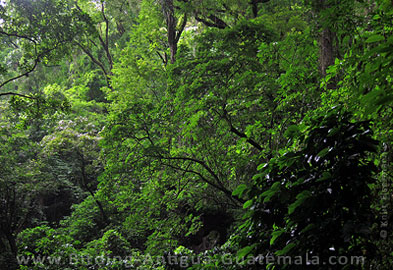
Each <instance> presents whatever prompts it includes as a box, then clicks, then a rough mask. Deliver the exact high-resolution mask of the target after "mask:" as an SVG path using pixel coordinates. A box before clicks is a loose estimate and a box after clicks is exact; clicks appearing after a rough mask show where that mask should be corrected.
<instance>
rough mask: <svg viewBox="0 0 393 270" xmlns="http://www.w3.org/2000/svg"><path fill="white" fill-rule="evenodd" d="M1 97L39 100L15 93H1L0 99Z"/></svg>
mask: <svg viewBox="0 0 393 270" xmlns="http://www.w3.org/2000/svg"><path fill="white" fill-rule="evenodd" d="M1 96H18V97H23V98H28V99H37V98H35V97H32V96H26V95H23V94H18V93H14V92H7V93H0V97H1Z"/></svg>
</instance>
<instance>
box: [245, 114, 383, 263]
mask: <svg viewBox="0 0 393 270" xmlns="http://www.w3.org/2000/svg"><path fill="white" fill-rule="evenodd" d="M292 129H293V130H295V129H299V127H292V128H291V130H292ZM288 135H289V133H288ZM295 138H296V137H295ZM295 138H294V137H293V136H290V139H291V140H292V139H295ZM297 143H298V145H299V147H300V148H302V150H298V151H289V152H287V153H285V154H283V155H282V156H281V157H278V158H274V159H272V160H270V161H269V162H268V163H267V164H265V165H263V166H262V165H260V166H259V168H260V169H259V173H258V174H257V175H255V177H254V179H255V183H254V185H253V186H252V187H251V188H250V189H249V190H248V191H247V193H246V194H247V197H248V198H250V201H248V202H246V203H245V205H244V207H245V208H248V209H249V210H248V213H247V217H249V218H248V219H247V220H246V223H245V224H244V225H243V226H244V228H245V229H248V230H251V231H249V232H248V233H247V235H248V236H249V237H248V239H249V241H251V243H255V244H256V245H255V244H254V245H253V247H254V248H253V249H250V250H249V251H251V250H253V251H254V252H256V254H267V253H269V252H272V253H274V254H275V255H289V256H292V258H295V257H296V256H303V257H305V256H306V254H307V253H308V254H309V255H310V260H311V257H312V256H319V260H320V262H328V259H329V257H331V256H338V255H340V256H350V255H351V256H355V255H356V256H362V255H365V254H367V255H369V256H372V254H373V251H374V249H375V247H374V246H373V245H372V243H371V242H370V241H368V240H367V239H369V237H370V234H371V231H370V229H371V225H372V223H373V222H375V219H374V214H373V211H372V210H371V201H372V198H371V189H370V187H371V186H372V185H373V184H375V182H376V179H375V173H376V166H375V165H374V163H373V162H372V160H371V157H372V156H370V153H375V152H376V151H377V142H376V141H375V140H374V139H372V131H371V129H370V124H369V122H353V121H351V120H350V115H349V114H348V113H346V112H345V111H344V110H342V109H334V110H331V111H329V112H327V113H326V115H324V116H321V117H317V118H315V119H312V120H311V121H310V123H309V124H308V126H307V128H306V129H304V130H303V131H302V136H300V138H299V139H297ZM303 267H304V265H303V266H298V268H296V267H295V266H287V267H284V266H283V269H284V268H285V269H303ZM321 267H322V266H320V265H319V266H318V269H322V268H321ZM329 267H330V266H327V268H326V269H329ZM353 267H355V266H353ZM358 267H360V266H358ZM323 269H324V268H323Z"/></svg>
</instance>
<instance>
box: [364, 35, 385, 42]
mask: <svg viewBox="0 0 393 270" xmlns="http://www.w3.org/2000/svg"><path fill="white" fill-rule="evenodd" d="M382 40H385V37H383V36H381V35H372V36H370V37H368V39H367V40H366V43H374V42H378V41H382Z"/></svg>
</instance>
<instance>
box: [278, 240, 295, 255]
mask: <svg viewBox="0 0 393 270" xmlns="http://www.w3.org/2000/svg"><path fill="white" fill-rule="evenodd" d="M295 246H296V244H295V243H290V244H288V245H286V247H285V248H283V249H282V250H279V251H276V255H278V256H281V255H285V254H287V253H288V252H289V251H290V250H291V249H293V248H294V247H295Z"/></svg>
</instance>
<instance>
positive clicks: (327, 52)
mask: <svg viewBox="0 0 393 270" xmlns="http://www.w3.org/2000/svg"><path fill="white" fill-rule="evenodd" d="M333 41H334V33H333V32H332V31H331V30H330V29H328V28H325V29H323V30H322V32H321V34H320V37H319V50H320V52H319V53H320V56H319V65H320V70H321V74H322V76H323V77H325V76H326V70H327V68H328V67H329V66H331V65H333V64H334V58H335V56H334V47H333Z"/></svg>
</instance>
